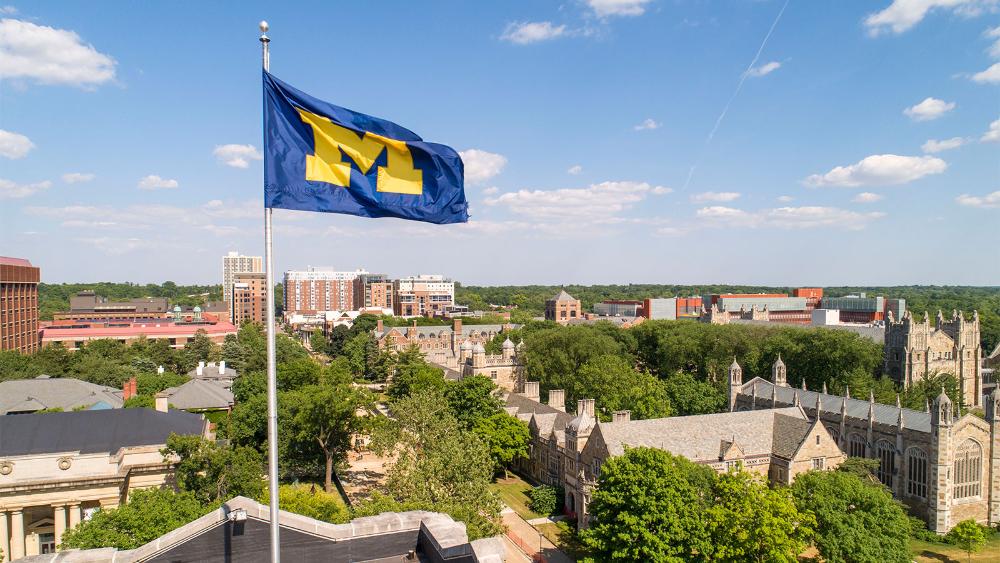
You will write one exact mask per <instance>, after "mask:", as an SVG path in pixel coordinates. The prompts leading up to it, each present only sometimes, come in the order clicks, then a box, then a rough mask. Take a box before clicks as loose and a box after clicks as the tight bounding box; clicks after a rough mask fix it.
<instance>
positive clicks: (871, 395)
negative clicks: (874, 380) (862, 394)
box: [868, 391, 875, 424]
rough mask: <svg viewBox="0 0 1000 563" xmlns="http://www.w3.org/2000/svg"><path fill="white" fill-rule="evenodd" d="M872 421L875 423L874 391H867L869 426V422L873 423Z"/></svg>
mask: <svg viewBox="0 0 1000 563" xmlns="http://www.w3.org/2000/svg"><path fill="white" fill-rule="evenodd" d="M874 421H875V392H874V391H869V392H868V422H869V424H870V423H871V422H874Z"/></svg>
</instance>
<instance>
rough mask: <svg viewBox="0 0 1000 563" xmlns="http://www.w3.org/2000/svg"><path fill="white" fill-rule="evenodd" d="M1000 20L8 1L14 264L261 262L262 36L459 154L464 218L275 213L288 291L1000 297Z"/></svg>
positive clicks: (6, 73) (91, 271) (870, 7)
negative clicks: (832, 290) (405, 285)
mask: <svg viewBox="0 0 1000 563" xmlns="http://www.w3.org/2000/svg"><path fill="white" fill-rule="evenodd" d="M939 4H940V5H939ZM998 11H1000V2H998V1H997V0H965V1H962V0H958V1H956V0H949V1H943V0H942V1H938V0H919V1H918V0H895V1H892V0H879V1H875V2H873V1H840V2H822V3H821V2H810V1H805V0H791V1H789V2H787V4H786V2H784V0H771V1H746V0H745V1H722V0H719V1H695V0H691V1H684V0H645V1H644V0H587V1H584V0H571V1H565V2H562V3H559V2H540V1H535V2H529V1H526V2H502V3H485V2H460V1H449V2H380V3H375V2H354V3H337V4H332V3H328V2H315V3H308V2H307V3H291V2H288V3H276V2H268V3H263V2H261V3H255V2H241V3H238V4H236V3H233V4H229V5H223V4H222V3H204V2H170V3H167V2H160V3H143V4H142V5H141V6H139V5H134V4H119V3H110V2H108V3H105V2H97V3H79V2H65V3H57V2H33V3H30V4H29V3H14V4H12V5H9V6H5V7H2V8H0V13H2V14H3V15H2V17H3V18H4V20H3V21H2V22H0V234H2V239H0V255H13V256H21V257H27V258H29V259H31V260H32V261H33V262H34V263H35V264H36V265H39V266H41V267H42V276H43V279H44V281H50V282H60V281H99V280H110V281H126V280H128V281H136V282H159V281H163V280H166V279H171V280H174V281H177V282H211V283H218V282H219V279H220V278H221V271H220V270H221V264H220V262H221V260H220V257H221V255H222V254H224V253H225V252H226V251H227V250H239V251H241V252H243V253H248V254H261V253H262V252H263V244H262V239H263V235H262V220H261V219H262V209H261V205H262V203H261V202H262V188H261V162H260V160H259V150H260V142H261V141H260V140H261V131H260V82H259V81H260V74H259V66H260V52H259V50H260V46H259V43H258V42H257V35H258V32H257V29H256V24H257V22H258V21H259V20H260V19H267V20H268V21H269V22H270V25H271V31H270V33H269V35H270V36H271V38H272V43H271V45H272V55H271V65H272V66H271V70H272V72H274V74H275V75H277V76H278V77H280V78H281V79H283V80H285V81H287V82H289V83H290V84H292V85H294V86H296V87H297V88H299V89H302V90H304V91H306V92H309V93H310V94H312V95H314V96H316V97H319V98H322V99H325V100H328V101H330V102H332V103H335V104H338V105H342V106H345V107H348V108H351V109H354V110H358V111H362V112H366V113H371V114H374V115H378V116H380V117H384V118H387V119H391V120H394V121H396V122H398V123H400V124H401V125H403V126H405V127H407V128H409V129H411V130H413V131H416V132H417V133H418V134H420V135H421V136H422V137H423V138H424V139H426V140H429V141H435V142H441V143H445V144H448V145H451V146H453V147H455V148H456V149H458V150H459V151H463V158H464V159H465V161H466V172H467V176H466V192H467V194H468V198H469V200H470V209H471V214H472V220H471V221H470V223H468V224H466V225H455V226H435V225H425V224H420V223H407V222H403V221H398V220H393V219H380V220H364V219H359V218H355V217H350V216H344V215H329V214H305V213H294V212H286V211H276V212H275V219H274V220H275V225H276V231H275V237H274V238H275V263H276V268H277V269H278V270H284V269H290V268H303V267H305V266H307V265H316V266H334V267H337V268H339V269H354V268H357V267H364V268H367V269H368V270H370V271H378V272H386V273H388V274H390V275H395V276H401V275H407V274H412V273H425V272H426V273H443V274H446V275H448V276H451V277H453V278H454V279H456V280H459V281H463V282H466V283H470V284H506V283H553V284H556V283H761V284H780V285H796V284H802V285H813V284H815V285H837V284H911V283H912V284H932V283H933V284H977V285H996V284H997V283H998V280H1000V250H998V246H997V244H996V242H997V240H998V239H1000V227H998V224H1000V25H998V22H1000V19H998ZM779 14H780V17H779ZM772 28H773V31H772ZM769 32H770V33H769ZM765 38H766V41H765ZM758 52H759V54H758ZM752 62H753V64H752V65H751V63H752ZM748 68H749V69H750V70H749V71H748ZM713 130H714V134H712V132H713Z"/></svg>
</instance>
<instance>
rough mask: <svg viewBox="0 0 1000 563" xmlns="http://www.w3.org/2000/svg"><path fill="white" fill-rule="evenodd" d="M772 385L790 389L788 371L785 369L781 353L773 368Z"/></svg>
mask: <svg viewBox="0 0 1000 563" xmlns="http://www.w3.org/2000/svg"><path fill="white" fill-rule="evenodd" d="M771 383H774V384H775V385H780V386H782V387H788V369H787V368H786V367H785V362H783V361H781V353H780V352H779V353H778V359H777V360H775V361H774V365H772V366H771Z"/></svg>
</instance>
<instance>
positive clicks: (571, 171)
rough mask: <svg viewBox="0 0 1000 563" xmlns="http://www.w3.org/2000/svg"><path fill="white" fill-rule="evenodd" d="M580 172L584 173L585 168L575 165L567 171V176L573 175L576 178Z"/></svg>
mask: <svg viewBox="0 0 1000 563" xmlns="http://www.w3.org/2000/svg"><path fill="white" fill-rule="evenodd" d="M580 172H583V166H580V165H579V164H574V165H573V166H570V167H569V169H568V170H566V173H567V174H572V175H574V176H576V175H577V174H579V173H580Z"/></svg>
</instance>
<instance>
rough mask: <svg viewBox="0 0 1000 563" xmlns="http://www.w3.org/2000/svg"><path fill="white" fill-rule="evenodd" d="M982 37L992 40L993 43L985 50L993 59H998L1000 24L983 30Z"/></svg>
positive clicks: (999, 55)
mask: <svg viewBox="0 0 1000 563" xmlns="http://www.w3.org/2000/svg"><path fill="white" fill-rule="evenodd" d="M983 37H985V38H987V39H992V40H993V44H992V45H990V48H989V50H988V51H987V52H988V53H989V54H990V56H991V57H993V58H994V59H1000V25H998V26H996V27H990V28H987V29H986V31H984V32H983Z"/></svg>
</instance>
